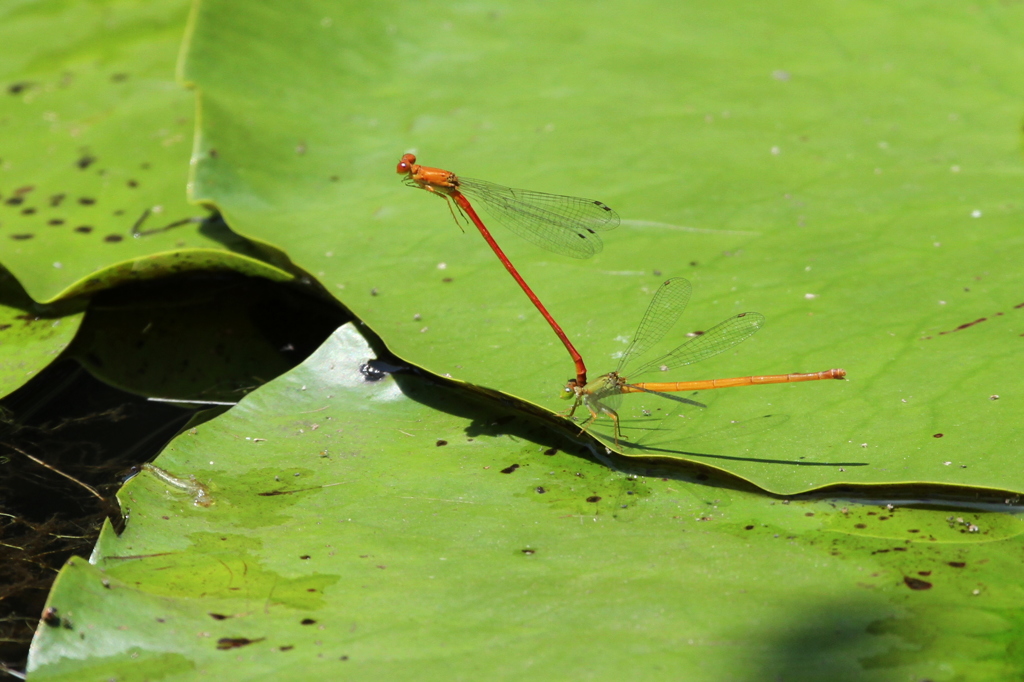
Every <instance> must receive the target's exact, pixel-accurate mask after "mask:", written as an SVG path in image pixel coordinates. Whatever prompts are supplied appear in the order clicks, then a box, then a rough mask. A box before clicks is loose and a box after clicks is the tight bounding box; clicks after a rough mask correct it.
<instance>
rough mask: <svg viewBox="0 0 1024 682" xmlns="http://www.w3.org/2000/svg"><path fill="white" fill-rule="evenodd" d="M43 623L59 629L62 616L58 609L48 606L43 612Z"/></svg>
mask: <svg viewBox="0 0 1024 682" xmlns="http://www.w3.org/2000/svg"><path fill="white" fill-rule="evenodd" d="M42 621H43V622H44V623H46V624H47V625H49V626H50V627H54V628H55V627H57V626H58V625H60V614H59V613H58V612H57V609H56V608H55V607H53V606H47V607H46V609H45V610H44V611H43V616H42Z"/></svg>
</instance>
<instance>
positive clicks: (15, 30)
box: [0, 0, 291, 301]
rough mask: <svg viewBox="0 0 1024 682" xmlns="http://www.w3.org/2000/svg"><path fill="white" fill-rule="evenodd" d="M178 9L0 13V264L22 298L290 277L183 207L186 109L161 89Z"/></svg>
mask: <svg viewBox="0 0 1024 682" xmlns="http://www.w3.org/2000/svg"><path fill="white" fill-rule="evenodd" d="M187 10H188V3H187V2H184V1H183V0H158V1H156V2H148V3H135V2H123V1H122V2H113V3H102V4H96V3H77V2H56V3H46V4H45V5H42V4H26V3H8V4H6V5H5V7H4V8H2V9H0V44H2V45H3V46H4V49H3V50H2V51H0V83H3V84H4V92H3V94H2V95H0V136H2V138H3V143H2V148H0V244H2V246H0V262H2V263H3V265H4V266H5V267H6V268H7V269H9V270H10V271H11V273H13V274H14V275H15V277H17V279H18V281H19V282H21V284H22V285H23V286H24V287H25V289H26V291H27V292H28V294H29V295H30V296H31V297H32V298H34V299H35V300H37V301H53V300H56V299H59V298H67V297H70V296H73V295H76V294H86V293H91V292H93V291H96V290H98V289H103V288H108V287H110V286H113V285H114V284H118V283H122V282H126V281H135V280H139V279H147V278H153V277H163V276H166V275H168V274H173V273H176V272H180V271H182V270H185V269H191V270H196V269H220V270H224V269H227V270H237V271H241V272H243V273H246V274H256V275H260V276H264V277H270V278H273V279H278V280H286V279H290V278H291V274H289V273H286V272H282V270H281V268H279V267H277V266H276V265H274V264H273V263H264V262H260V261H258V260H254V259H253V258H252V257H251V255H249V254H246V253H244V252H243V253H240V254H234V253H232V252H231V250H232V246H233V245H232V244H231V243H230V242H231V240H230V239H228V238H226V237H225V236H224V234H223V233H224V232H225V230H223V229H220V230H218V229H217V228H216V226H215V225H213V224H211V223H209V222H207V221H204V219H205V217H206V215H205V214H206V212H205V211H203V210H202V209H199V208H197V207H196V206H194V205H192V204H190V203H189V202H188V200H187V196H186V191H185V189H186V183H187V181H188V168H189V159H190V154H191V149H190V143H191V140H192V134H193V126H194V120H195V116H194V107H195V103H194V96H193V94H192V93H190V92H188V91H187V90H185V89H183V88H181V87H180V86H179V85H178V84H177V83H176V82H175V80H174V68H175V61H176V58H177V54H178V49H179V45H180V41H181V36H182V33H183V32H184V28H185V19H186V14H187ZM235 241H237V239H236V240H235Z"/></svg>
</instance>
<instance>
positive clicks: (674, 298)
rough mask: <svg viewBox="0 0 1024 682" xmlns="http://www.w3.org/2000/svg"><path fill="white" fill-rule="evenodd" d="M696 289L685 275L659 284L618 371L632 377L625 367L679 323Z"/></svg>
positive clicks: (620, 361)
mask: <svg viewBox="0 0 1024 682" xmlns="http://www.w3.org/2000/svg"><path fill="white" fill-rule="evenodd" d="M692 290H693V288H692V287H691V286H690V283H689V282H688V281H687V280H685V279H683V278H682V277H673V278H672V279H669V280H666V281H665V282H664V283H663V284H662V285H661V287H659V288H658V290H657V291H656V292H655V293H654V298H652V299H651V303H650V305H648V306H647V311H646V312H645V313H644V316H643V319H641V320H640V326H639V327H637V329H636V333H635V334H634V335H633V341H632V342H631V343H630V344H629V347H628V348H626V350H625V352H623V354H622V358H621V359H620V360H619V366H618V369H617V370H616V371H617V372H619V373H620V374H622V375H623V376H625V377H626V378H632V377H631V376H630V374H628V373H625V372H623V370H624V369H625V368H627V367H628V366H629V364H630V363H632V362H633V361H634V360H637V359H639V358H640V357H642V356H643V355H644V354H645V353H647V351H649V350H650V349H651V348H653V347H654V345H655V344H656V343H658V342H659V341H661V340H662V338H664V336H665V334H667V333H668V330H669V329H671V328H672V327H673V326H674V325H675V323H676V322H677V321H678V320H679V316H680V315H682V314H683V311H684V310H686V304H687V303H689V302H690V293H691V291H692Z"/></svg>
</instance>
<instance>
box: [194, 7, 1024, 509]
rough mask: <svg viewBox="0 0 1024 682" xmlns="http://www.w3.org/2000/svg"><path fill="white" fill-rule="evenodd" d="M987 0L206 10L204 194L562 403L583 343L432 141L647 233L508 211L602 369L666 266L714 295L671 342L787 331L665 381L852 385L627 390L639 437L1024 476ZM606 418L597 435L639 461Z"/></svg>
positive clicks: (482, 367)
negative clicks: (408, 169)
mask: <svg viewBox="0 0 1024 682" xmlns="http://www.w3.org/2000/svg"><path fill="white" fill-rule="evenodd" d="M984 8H985V9H984V10H983V11H979V10H977V9H976V8H974V7H973V6H972V7H970V8H969V7H967V6H955V5H949V6H946V5H929V6H922V7H919V8H915V9H914V10H913V11H910V10H905V9H903V8H899V7H896V6H890V5H885V4H873V5H870V6H861V5H850V6H847V5H838V6H837V5H835V4H834V3H816V4H811V5H807V4H806V3H802V4H799V5H793V6H792V7H790V8H789V9H785V8H784V7H783V6H778V5H771V6H766V5H762V4H758V3H752V2H734V3H726V4H716V5H709V6H706V7H700V8H695V7H689V8H682V7H679V6H677V5H674V4H671V3H646V4H644V5H643V6H642V7H638V6H636V5H635V3H634V4H630V3H624V2H613V3H601V4H600V5H594V4H593V3H568V4H565V3H562V4H560V5H559V6H558V8H557V9H556V8H552V7H547V6H540V5H538V6H529V5H521V4H517V5H514V6H508V5H498V4H489V3H477V4H473V5H446V6H443V7H434V6H430V7H428V6H425V5H422V4H417V3H401V4H397V5H391V6H387V7H379V6H376V7H374V8H373V10H372V11H371V10H369V9H367V8H359V9H357V8H355V7H352V6H344V7H341V6H338V5H337V4H336V3H331V2H317V1H314V0H310V1H307V2H301V3H289V4H288V5H287V7H285V6H283V5H282V6H273V5H270V6H261V7H259V8H256V9H252V10H251V11H247V12H245V13H241V12H237V11H236V8H235V7H234V5H233V4H232V3H230V2H224V1H223V0H204V1H203V2H200V3H199V4H198V5H197V13H196V21H195V23H194V25H193V29H192V31H191V33H190V37H189V39H188V45H187V51H186V56H185V62H184V67H183V74H184V77H185V78H186V79H187V80H189V81H190V82H193V83H195V84H196V85H197V87H198V89H199V97H200V108H201V111H202V115H201V122H200V126H199V132H198V136H197V140H196V148H195V154H194V158H195V161H196V165H195V167H194V184H193V186H192V191H193V195H194V197H195V199H197V200H199V201H203V202H209V203H212V204H215V205H216V206H217V207H218V208H219V209H220V210H222V211H223V212H224V214H225V216H226V217H227V220H228V222H229V223H230V225H231V226H232V228H233V229H236V230H238V231H240V232H242V233H244V234H245V235H246V236H249V237H251V238H255V239H259V240H262V241H265V242H269V243H273V244H275V245H277V246H279V247H280V248H281V249H283V250H285V251H286V252H287V253H288V254H289V255H290V256H291V257H292V258H293V259H294V261H295V262H296V263H297V264H298V265H300V266H301V267H303V268H304V269H306V270H307V271H309V272H312V273H314V274H315V275H316V276H317V277H318V278H319V279H320V280H321V281H322V282H323V283H324V285H325V286H326V287H327V288H328V289H329V290H330V291H332V292H333V293H334V294H335V295H336V296H338V297H339V298H340V299H342V300H343V301H344V302H345V304H346V305H347V306H348V307H349V308H350V309H352V310H353V311H354V312H355V313H356V314H357V315H358V316H359V317H360V318H361V319H363V320H365V321H366V322H367V324H369V325H370V326H371V327H372V328H373V329H374V330H375V331H377V332H378V333H379V334H380V335H381V337H382V338H383V339H384V340H385V341H386V342H387V343H388V345H389V347H390V348H391V349H392V350H394V351H395V352H396V353H397V354H398V355H400V356H401V357H403V358H406V359H408V360H409V361H412V362H415V363H416V364H419V365H421V366H423V367H425V368H427V369H429V370H431V371H433V372H436V373H439V374H446V375H450V376H452V377H454V378H457V379H459V380H463V381H466V382H470V383H473V384H478V385H483V386H488V387H491V388H495V389H499V390H501V391H505V392H507V393H511V394H514V395H516V396H518V397H520V398H523V399H525V400H528V401H532V402H534V403H536V404H538V405H542V406H544V407H546V408H548V409H558V408H560V407H563V406H564V404H560V403H558V402H557V399H556V396H558V395H559V393H560V392H561V388H562V386H563V384H564V382H565V380H566V379H567V378H568V377H569V376H571V375H572V374H573V371H572V364H571V363H570V362H569V358H568V355H567V354H566V353H565V351H564V350H563V348H562V346H561V345H560V343H559V342H558V340H557V339H556V338H555V336H554V335H553V334H552V333H551V331H550V329H548V327H547V326H546V325H545V323H544V322H543V320H542V319H541V318H540V316H539V315H538V314H537V312H536V311H535V310H534V309H533V307H532V306H531V305H530V303H529V302H528V301H527V300H526V298H525V297H524V296H523V295H522V294H521V292H520V291H519V290H518V289H517V287H516V286H515V284H514V283H513V282H512V281H511V279H510V278H509V277H508V276H507V275H506V273H505V272H504V271H503V269H502V268H501V266H500V265H499V264H498V263H497V261H496V260H495V258H494V256H493V254H491V253H490V252H489V250H488V249H487V247H486V246H485V245H484V244H483V243H482V241H481V240H480V239H479V237H478V236H477V235H476V234H472V233H470V234H460V232H459V230H458V229H457V228H456V227H455V226H454V225H453V224H452V219H451V216H450V215H449V211H448V210H446V208H445V207H444V206H443V205H441V203H440V202H438V201H435V200H433V199H432V198H428V196H427V195H426V194H425V193H423V192H416V191H412V190H410V189H409V188H406V187H404V186H402V185H401V184H400V182H399V178H398V177H396V176H395V175H394V173H393V170H392V169H393V168H394V167H395V164H396V163H397V161H398V158H399V156H400V155H401V153H402V152H404V151H407V150H410V149H415V150H416V151H417V153H418V155H419V160H420V162H421V163H425V164H428V165H433V166H441V167H445V168H448V169H450V170H453V171H455V172H458V173H466V174H467V175H472V176H476V177H481V178H487V179H489V180H493V181H496V182H502V183H506V184H510V185H517V186H522V187H529V188H533V189H540V190H545V191H551V192H556V193H564V194H573V195H580V196H587V197H593V198H595V199H600V200H603V201H605V202H606V203H608V204H609V205H611V206H613V207H614V208H615V209H617V211H618V212H619V214H621V216H622V226H621V227H620V228H619V229H618V230H616V231H614V232H611V233H607V235H606V236H605V243H606V247H605V249H604V252H603V253H601V254H600V255H599V256H597V257H595V258H593V259H592V260H590V261H575V260H572V259H568V258H564V257H561V256H554V255H551V254H548V253H546V252H544V251H541V250H538V249H537V248H536V247H534V246H533V245H531V244H526V243H523V242H522V241H521V240H518V239H517V238H514V237H512V236H511V235H510V234H509V233H508V232H503V231H501V228H499V227H497V226H494V225H492V227H494V231H495V234H496V235H497V238H498V240H499V242H500V243H501V244H502V245H503V246H504V247H505V249H506V251H507V252H508V254H509V256H510V257H511V258H512V260H513V262H514V263H516V264H517V265H518V266H519V269H520V270H521V272H522V273H523V275H524V277H525V278H526V280H527V281H528V282H530V283H531V284H532V285H533V287H534V289H535V290H536V291H537V293H538V295H539V296H540V297H541V299H542V300H544V301H545V302H546V303H547V306H548V307H549V309H550V310H551V312H552V313H553V314H554V316H555V317H556V318H557V319H558V320H559V321H560V323H561V324H562V326H563V327H564V328H565V329H566V330H567V332H568V334H569V336H570V338H571V339H572V341H573V343H574V344H575V345H576V347H577V348H578V349H579V350H580V351H581V352H582V353H583V356H584V358H585V359H586V360H587V362H588V365H589V369H590V375H591V377H595V376H597V375H599V374H601V373H604V372H607V371H610V370H612V369H614V367H615V363H616V360H615V357H616V354H617V353H618V352H621V351H622V350H623V349H624V348H625V341H628V339H629V337H630V335H631V334H632V333H633V331H634V329H635V327H636V324H637V323H638V321H639V318H640V316H641V314H642V311H643V310H644V309H645V307H646V305H647V302H648V301H649V300H650V296H651V295H652V293H653V291H654V290H655V289H656V288H657V286H658V285H659V284H660V282H661V281H662V280H663V279H665V278H666V277H669V276H684V277H687V278H688V279H690V280H692V282H693V284H694V295H693V299H692V301H691V303H690V309H689V311H688V312H687V313H686V315H685V316H684V318H683V321H682V322H680V323H679V325H677V328H676V329H674V331H673V332H672V333H671V334H670V335H669V338H667V339H666V341H665V343H664V344H663V345H664V347H663V348H662V349H661V350H668V349H670V348H671V347H673V345H675V344H678V343H680V342H682V341H683V340H684V339H685V338H686V336H685V335H686V334H687V333H688V332H694V331H700V330H706V329H708V328H709V327H710V326H712V325H713V324H715V323H717V322H719V321H721V320H723V319H725V318H727V317H730V316H732V315H735V314H737V313H740V312H744V311H757V312H760V313H762V314H764V315H765V316H766V318H767V321H768V322H767V325H766V327H765V328H764V329H763V330H762V331H761V332H760V333H758V334H757V336H755V337H754V338H752V339H751V340H749V341H747V342H746V343H744V344H743V345H742V346H739V347H737V348H736V349H735V350H734V351H731V352H729V353H726V354H723V355H721V356H719V357H717V358H715V359H713V360H709V361H707V362H705V363H702V364H701V365H698V366H696V367H693V368H690V369H688V370H687V371H686V372H681V373H680V374H679V375H678V376H677V377H672V378H671V379H670V380H674V381H683V380H689V379H710V378H716V377H730V376H744V375H752V374H785V373H790V372H812V371H821V370H826V369H830V368H835V367H841V368H844V369H846V370H847V372H848V373H849V374H848V381H846V382H843V383H840V382H836V381H828V382H815V383H806V384H801V385H788V386H779V385H776V386H762V387H756V388H745V389H739V388H737V389H732V390H728V391H720V392H708V393H704V394H702V395H701V396H700V398H699V399H700V401H701V402H703V403H705V404H707V405H708V409H707V410H701V409H699V408H692V407H685V408H683V409H682V410H681V411H680V410H674V409H673V408H675V407H676V405H675V404H674V403H670V402H669V401H664V400H658V399H656V398H652V397H650V396H643V397H637V396H627V397H626V400H625V401H624V402H625V407H624V411H623V418H624V426H625V427H626V428H625V431H624V432H625V434H626V436H627V437H628V439H629V442H628V443H627V444H626V445H625V446H624V447H623V448H622V449H623V451H624V452H626V453H629V454H635V455H651V454H655V455H661V456H665V457H671V458H681V459H688V460H694V461H700V462H703V463H705V464H707V465H710V466H715V467H720V468H722V469H725V470H728V471H730V472H732V473H734V474H737V475H739V476H742V477H744V478H746V479H748V480H750V481H753V482H755V483H756V484H757V485H759V486H761V487H763V488H765V489H768V490H772V491H777V492H794V491H798V490H807V489H811V488H816V487H819V486H826V485H830V484H837V483H852V484H872V483H889V482H900V481H924V482H934V483H942V484H954V485H965V486H985V487H994V488H1002V489H1013V490H1018V491H1019V490H1022V489H1024V474H1022V473H1021V469H1020V467H1017V466H1013V465H1012V463H1013V462H1015V461H1016V456H1017V454H1018V453H1019V451H1020V448H1021V445H1022V444H1024V431H1022V427H1021V426H1020V423H1019V420H1017V419H1015V418H1013V417H1012V416H1011V415H1014V414H1018V413H1020V407H1021V402H1020V401H1021V400H1022V398H1021V396H1022V395H1024V391H1022V390H1020V389H1021V387H1022V386H1021V379H1020V377H1019V376H1018V375H1017V374H1016V373H1014V372H1010V371H1007V361H1008V360H1009V359H1010V358H1012V357H1015V355H1016V354H1017V353H1019V351H1020V347H1021V343H1022V340H1021V335H1022V333H1024V297H1022V294H1021V291H1020V274H1019V273H1020V267H1019V263H1020V262H1021V259H1022V258H1024V235H1022V233H1021V230H1020V227H1019V223H1020V215H1021V206H1020V202H1019V201H1018V198H1017V197H1018V194H1019V188H1020V184H1021V180H1022V179H1024V167H1022V164H1021V159H1020V154H1019V147H1020V138H1019V132H1018V128H1019V121H1020V116H1021V113H1020V112H1021V107H1020V102H1019V100H1018V98H1015V97H1013V96H1007V93H1008V92H1015V91H1016V90H1017V89H1019V88H1017V87H1015V84H1019V83H1020V78H1021V75H1020V69H1018V68H1017V63H1018V61H1019V59H1018V57H1020V56H1022V52H1024V48H1022V47H1021V45H1020V44H1019V41H1017V40H1016V39H1015V38H1014V36H1015V35H1016V31H1014V30H1012V27H1019V26H1021V25H1022V23H1024V10H1022V9H1021V8H1020V7H1018V6H1016V5H1013V6H1011V5H1007V4H1005V3H1004V4H996V3H988V4H985V5H984ZM997 396H998V397H997ZM658 408H660V409H661V412H659V411H658ZM644 410H647V411H649V412H651V413H652V416H651V417H650V418H648V417H647V416H646V415H645V414H644V412H643V411H644ZM666 414H668V416H663V415H666ZM766 415H770V418H766ZM608 427H609V424H608V422H607V421H601V422H598V423H597V424H595V425H594V428H593V429H592V432H593V433H595V435H597V436H598V437H602V438H604V439H605V442H606V443H608V444H609V445H612V446H614V444H613V443H611V441H610V439H609V438H608V436H609V435H610V434H609V429H608ZM940 434H941V436H942V437H941V438H939V435H940Z"/></svg>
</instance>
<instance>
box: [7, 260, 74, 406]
mask: <svg viewBox="0 0 1024 682" xmlns="http://www.w3.org/2000/svg"><path fill="white" fill-rule="evenodd" d="M82 315H83V313H81V312H65V313H63V314H61V313H56V312H53V313H46V312H44V311H42V310H39V309H37V307H36V306H34V305H33V303H32V301H31V299H29V297H28V296H27V295H26V294H25V290H24V289H22V288H21V287H20V286H19V285H18V282H17V281H16V280H15V279H14V277H12V276H11V274H10V273H8V272H7V271H6V270H4V269H3V268H0V398H3V397H4V396H7V395H8V394H10V393H11V392H12V391H14V390H15V389H17V388H20V387H21V386H23V385H24V384H25V383H26V382H27V381H28V380H29V379H31V378H32V377H34V376H35V375H36V374H38V373H39V371H40V370H41V369H43V368H44V367H46V366H47V365H49V364H50V363H51V362H53V361H54V360H56V359H57V356H58V355H60V354H61V352H63V351H64V349H65V348H67V346H68V344H70V343H71V340H72V339H73V338H74V337H75V332H76V331H78V327H79V325H80V324H81V323H82Z"/></svg>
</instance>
